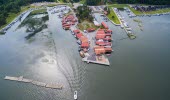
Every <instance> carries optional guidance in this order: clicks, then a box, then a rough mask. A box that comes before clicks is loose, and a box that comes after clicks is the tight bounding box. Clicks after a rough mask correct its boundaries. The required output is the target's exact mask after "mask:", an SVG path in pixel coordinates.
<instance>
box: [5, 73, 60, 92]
mask: <svg viewBox="0 0 170 100" xmlns="http://www.w3.org/2000/svg"><path fill="white" fill-rule="evenodd" d="M4 79H5V80H10V81H18V82H23V83H32V84H33V85H36V86H40V87H45V88H51V89H62V88H63V85H61V84H51V83H44V82H39V81H34V80H31V79H26V78H24V77H23V76H20V77H12V76H5V78H4Z"/></svg>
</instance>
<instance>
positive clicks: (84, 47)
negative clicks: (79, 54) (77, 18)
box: [73, 29, 90, 52]
mask: <svg viewBox="0 0 170 100" xmlns="http://www.w3.org/2000/svg"><path fill="white" fill-rule="evenodd" d="M73 33H74V35H75V37H76V38H77V39H78V42H79V44H80V48H81V50H83V51H84V52H87V50H88V48H89V46H90V45H89V40H88V38H87V37H86V36H84V35H83V33H81V32H80V30H78V29H76V30H73Z"/></svg>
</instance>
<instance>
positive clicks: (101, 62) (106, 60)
mask: <svg viewBox="0 0 170 100" xmlns="http://www.w3.org/2000/svg"><path fill="white" fill-rule="evenodd" d="M102 57H103V58H102V60H99V59H97V56H95V58H94V59H90V57H85V58H83V59H82V61H84V62H87V63H94V64H100V65H108V66H109V65H110V63H109V60H108V58H106V57H104V56H102Z"/></svg>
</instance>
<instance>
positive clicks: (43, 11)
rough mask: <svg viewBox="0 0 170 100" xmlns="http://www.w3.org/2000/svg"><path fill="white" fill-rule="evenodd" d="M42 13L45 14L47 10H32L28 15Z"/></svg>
mask: <svg viewBox="0 0 170 100" xmlns="http://www.w3.org/2000/svg"><path fill="white" fill-rule="evenodd" d="M44 13H47V9H39V10H34V11H32V12H31V13H30V15H36V14H44Z"/></svg>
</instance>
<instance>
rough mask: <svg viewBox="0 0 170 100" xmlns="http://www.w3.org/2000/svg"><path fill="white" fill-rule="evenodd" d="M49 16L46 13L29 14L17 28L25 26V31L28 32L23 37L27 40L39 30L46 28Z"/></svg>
mask: <svg viewBox="0 0 170 100" xmlns="http://www.w3.org/2000/svg"><path fill="white" fill-rule="evenodd" d="M48 20H49V17H48V15H47V14H41V15H29V16H28V17H27V18H26V19H25V20H24V21H23V22H22V23H21V25H19V27H18V28H21V27H26V28H27V29H26V32H30V34H28V35H27V36H26V37H25V38H26V39H27V40H28V39H30V38H31V37H33V36H35V34H36V33H38V32H41V31H42V30H43V29H46V28H48V26H47V23H46V22H47V21H48Z"/></svg>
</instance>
